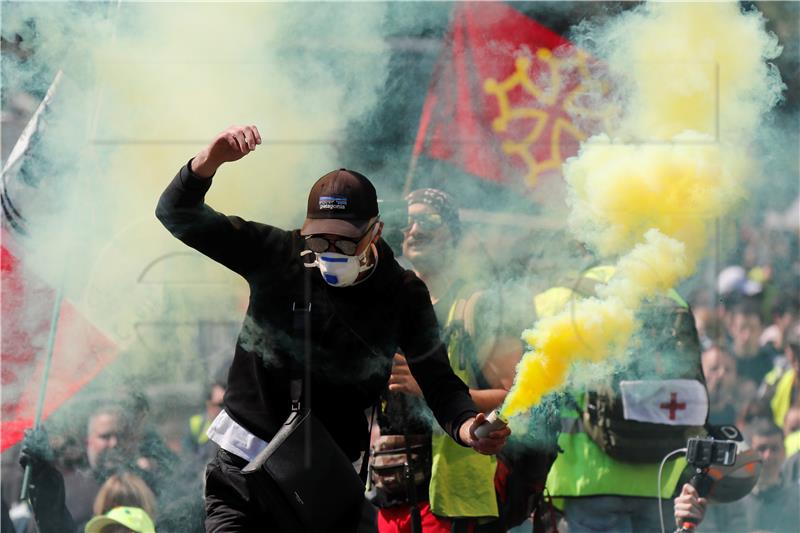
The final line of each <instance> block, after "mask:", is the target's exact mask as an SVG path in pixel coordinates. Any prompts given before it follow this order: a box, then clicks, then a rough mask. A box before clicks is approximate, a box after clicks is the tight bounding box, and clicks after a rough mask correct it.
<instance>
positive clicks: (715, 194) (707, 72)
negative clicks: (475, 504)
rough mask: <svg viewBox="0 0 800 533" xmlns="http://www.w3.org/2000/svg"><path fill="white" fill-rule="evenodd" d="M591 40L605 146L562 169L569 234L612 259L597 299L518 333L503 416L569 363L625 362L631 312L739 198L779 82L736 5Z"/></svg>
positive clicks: (662, 11) (757, 19)
mask: <svg viewBox="0 0 800 533" xmlns="http://www.w3.org/2000/svg"><path fill="white" fill-rule="evenodd" d="M591 40H592V41H593V42H596V43H606V44H607V46H608V49H606V50H602V49H601V50H599V51H598V53H599V55H601V56H605V59H606V60H607V62H608V65H609V71H610V73H611V75H612V76H613V77H614V78H615V81H617V82H618V83H619V85H620V87H621V90H622V91H623V94H624V96H625V101H626V104H627V105H626V109H627V113H626V116H624V117H623V120H622V121H621V124H620V126H619V131H618V132H617V133H616V135H615V136H614V137H609V136H605V135H603V136H595V137H593V138H591V139H589V140H588V141H587V142H585V143H583V145H582V146H581V150H580V152H579V155H578V156H577V157H576V158H574V159H571V160H570V161H568V162H567V164H566V165H565V167H564V175H565V178H566V181H567V183H568V185H569V187H570V189H569V193H568V202H569V205H570V208H571V213H570V218H569V225H570V229H571V230H572V232H573V233H574V234H575V235H576V237H577V238H579V239H580V240H582V241H583V242H586V243H588V244H590V245H592V246H593V247H594V248H595V249H596V250H597V251H598V252H599V253H600V254H601V255H603V256H618V257H619V260H618V262H617V264H616V267H615V274H614V277H613V278H612V279H611V280H609V282H608V283H606V284H605V285H602V286H600V287H599V288H598V289H597V295H598V297H597V298H588V299H584V300H579V301H575V300H571V303H570V305H568V306H567V308H566V309H563V310H561V311H560V312H558V313H557V314H555V315H554V316H550V317H545V318H541V319H540V320H539V321H538V322H537V323H536V324H535V327H534V328H533V329H531V330H527V331H525V332H523V339H524V340H525V341H526V342H528V344H529V345H530V346H531V347H532V350H531V351H529V352H528V353H526V354H525V356H524V357H523V359H522V361H521V362H520V364H519V365H518V368H517V376H516V378H515V381H514V386H513V387H512V389H511V391H510V392H509V394H508V397H507V398H506V402H505V404H504V406H503V408H502V412H503V414H504V415H505V416H513V415H515V414H520V413H522V412H524V411H526V410H527V409H530V408H531V407H533V406H534V405H535V404H537V403H538V402H539V401H540V400H541V398H542V396H543V395H545V394H547V393H548V392H550V391H553V390H556V389H559V388H561V387H563V386H564V384H565V382H566V381H567V379H568V377H569V372H570V368H571V366H572V364H573V363H575V362H599V361H602V360H604V359H606V358H608V357H611V356H615V355H619V354H622V353H624V351H625V348H626V346H627V344H628V342H629V340H630V338H631V336H632V335H633V333H635V331H636V329H637V327H638V324H637V322H636V319H635V314H636V311H637V310H638V309H639V308H640V306H641V304H642V302H643V301H644V300H646V299H647V298H649V297H653V296H656V295H658V294H662V293H663V292H664V291H666V290H668V289H670V288H672V287H674V286H675V285H677V284H678V283H679V282H680V281H681V280H682V279H684V278H686V277H687V276H689V275H691V274H692V272H693V271H694V268H695V265H696V264H697V261H698V260H699V259H700V258H701V257H702V254H703V251H704V248H705V246H706V243H707V240H708V234H707V226H708V223H709V221H712V220H714V219H715V218H716V217H720V216H722V215H724V214H725V213H727V212H728V211H729V210H730V209H731V207H732V206H733V205H735V203H736V202H737V201H738V200H740V199H741V198H742V197H743V196H744V191H745V189H744V187H743V182H744V180H745V177H746V176H747V175H748V173H750V172H752V167H753V166H754V165H753V164H752V162H751V161H752V154H751V153H750V146H749V143H750V141H751V139H752V137H753V130H754V129H755V128H756V127H757V125H758V123H759V120H760V118H761V116H762V115H763V113H764V112H765V111H767V110H768V109H769V108H770V107H771V106H772V105H774V104H775V103H776V102H777V100H778V99H779V97H780V91H781V90H782V84H781V82H780V79H779V78H778V77H777V74H776V73H775V71H774V69H771V68H770V66H769V65H768V64H767V63H766V62H765V60H767V59H771V58H774V57H776V56H777V55H778V54H779V53H780V47H779V46H778V45H777V41H776V39H775V38H774V36H772V35H769V34H767V33H766V31H765V30H764V20H763V17H762V16H761V15H760V14H759V13H757V12H749V13H742V12H741V11H740V10H739V7H738V5H737V4H736V3H733V2H730V3H705V4H693V3H654V4H647V5H645V6H643V7H642V8H639V9H637V10H633V11H632V12H629V13H627V14H625V15H623V16H621V17H620V18H619V19H618V20H617V21H616V22H614V23H611V24H609V25H608V26H606V27H605V28H602V29H600V30H598V31H596V34H594V35H592V39H591Z"/></svg>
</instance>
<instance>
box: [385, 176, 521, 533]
mask: <svg viewBox="0 0 800 533" xmlns="http://www.w3.org/2000/svg"><path fill="white" fill-rule="evenodd" d="M407 201H408V226H407V227H406V228H405V230H404V239H403V257H404V258H405V260H407V261H409V262H410V267H411V268H412V269H413V270H414V272H415V273H416V274H417V276H419V278H420V279H422V280H423V281H424V282H425V284H426V285H427V287H428V290H429V292H430V296H431V303H433V306H434V310H435V312H436V315H437V319H438V321H439V324H440V327H441V328H442V332H443V337H444V342H445V344H446V345H447V347H448V356H449V358H450V364H451V366H452V368H453V370H454V372H455V373H456V375H458V376H459V377H460V378H461V379H462V380H463V381H464V382H465V383H466V384H467V385H468V386H469V388H470V391H469V392H470V395H471V396H472V399H473V400H474V402H475V404H476V405H477V407H478V409H479V410H481V411H484V412H488V411H491V410H492V409H495V408H497V407H499V406H500V405H501V404H502V402H503V400H504V399H505V397H506V394H507V391H508V389H509V388H510V387H511V384H512V381H513V376H514V368H515V366H516V363H517V362H518V361H519V359H520V357H521V356H522V342H521V341H520V339H519V331H521V327H517V328H506V327H504V325H503V324H501V323H500V322H501V321H500V320H498V314H499V313H492V311H493V310H490V308H491V306H492V304H491V303H490V302H493V300H492V297H491V296H488V295H487V294H486V293H484V292H481V291H476V290H475V288H474V287H470V286H469V284H468V283H466V282H465V281H464V280H463V279H461V278H460V277H459V273H458V272H457V269H456V268H455V267H454V264H455V251H456V248H457V244H458V242H459V239H460V237H461V225H460V219H459V216H458V211H457V209H456V208H455V206H454V205H453V203H452V201H451V200H450V198H449V196H448V195H447V194H445V193H444V192H442V191H440V190H437V189H420V190H417V191H414V192H412V193H411V194H410V195H409V196H408V197H407ZM490 314H493V316H488V315H490ZM478 317H479V318H478ZM512 330H513V333H512ZM506 332H508V333H507V334H506ZM419 400H421V391H420V388H419V386H418V385H417V383H416V381H415V380H414V378H413V376H412V375H411V373H410V371H409V368H408V364H407V362H406V360H405V358H404V357H403V355H401V354H397V355H396V356H395V361H394V365H393V369H392V376H391V378H390V381H389V392H388V394H387V397H386V401H384V402H383V404H382V406H381V410H380V413H379V422H380V424H379V425H380V429H381V437H380V438H379V439H377V441H376V442H375V443H374V445H373V456H374V461H373V469H372V479H373V480H374V481H375V482H376V486H377V492H378V497H377V498H376V499H375V502H376V503H377V505H378V506H379V508H380V509H379V515H378V530H379V531H380V533H400V532H411V531H413V529H412V527H413V526H412V524H413V518H412V517H413V514H414V510H413V508H414V507H415V505H414V504H415V503H416V507H417V508H418V509H419V526H421V531H422V532H424V533H437V532H442V533H444V532H449V531H461V530H464V531H467V530H469V531H475V532H495V531H497V532H500V531H505V528H503V527H502V524H501V522H500V521H499V519H498V504H497V497H496V493H495V482H494V479H495V471H496V468H497V462H496V459H495V457H494V456H486V455H480V454H477V453H475V452H474V451H473V450H470V449H467V448H463V449H461V447H459V446H457V445H456V446H453V444H454V443H452V442H451V440H450V439H447V438H446V435H445V434H444V433H443V432H442V431H441V430H439V428H438V427H435V428H433V429H432V430H431V429H430V425H429V421H430V420H431V418H430V415H429V414H428V415H427V416H426V415H425V414H424V412H423V411H422V410H420V409H419ZM431 433H432V434H431ZM406 442H408V443H409V448H408V450H406V447H405V443H406ZM407 451H408V452H410V453H408V454H407V453H406V452H407ZM409 457H410V458H411V460H412V462H413V463H414V464H413V466H414V467H415V468H414V474H413V480H414V483H413V487H409V486H408V484H406V483H404V482H403V480H402V479H401V478H400V477H401V476H402V475H403V473H402V472H401V471H399V470H398V465H403V463H405V462H406V461H407V460H408V458H409ZM393 465H394V466H393ZM393 474H396V475H397V477H395V478H392V475H393ZM409 491H411V492H413V493H415V494H413V495H410V494H409ZM412 500H416V502H414V501H412Z"/></svg>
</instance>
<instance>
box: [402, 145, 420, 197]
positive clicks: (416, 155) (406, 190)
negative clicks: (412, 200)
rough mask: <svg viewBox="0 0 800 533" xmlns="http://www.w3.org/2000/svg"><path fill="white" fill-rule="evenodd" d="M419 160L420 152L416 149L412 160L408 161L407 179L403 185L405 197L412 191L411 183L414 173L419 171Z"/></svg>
mask: <svg viewBox="0 0 800 533" xmlns="http://www.w3.org/2000/svg"><path fill="white" fill-rule="evenodd" d="M417 161H419V153H418V152H417V151H416V150H415V151H414V153H412V154H411V161H409V162H408V170H407V171H406V181H405V185H403V198H405V197H406V196H407V195H408V193H410V192H411V184H412V183H413V182H414V173H415V172H416V171H417Z"/></svg>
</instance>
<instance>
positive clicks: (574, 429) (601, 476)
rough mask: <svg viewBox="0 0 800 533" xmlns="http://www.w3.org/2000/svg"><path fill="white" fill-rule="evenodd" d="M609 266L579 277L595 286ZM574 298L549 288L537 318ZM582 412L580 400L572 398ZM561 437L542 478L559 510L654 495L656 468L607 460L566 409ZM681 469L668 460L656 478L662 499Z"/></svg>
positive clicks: (674, 294)
mask: <svg viewBox="0 0 800 533" xmlns="http://www.w3.org/2000/svg"><path fill="white" fill-rule="evenodd" d="M613 273H614V270H613V268H612V267H605V266H603V267H596V268H593V269H591V270H589V271H588V272H587V273H586V274H585V275H584V277H586V278H588V279H590V280H594V281H597V282H600V283H605V282H607V281H608V280H609V279H610V278H611V276H612V275H613ZM668 296H669V297H670V298H671V299H672V300H674V301H676V302H677V303H678V304H679V305H682V306H686V305H688V304H687V303H686V301H685V300H683V298H681V297H680V295H678V293H677V292H675V291H674V290H670V291H669V293H668ZM573 298H575V294H574V293H573V291H572V289H569V288H565V287H553V288H551V289H548V290H546V291H544V292H542V293H540V294H538V295H537V296H536V297H535V298H534V304H535V306H536V313H537V316H540V317H541V316H551V315H553V314H555V313H558V312H560V311H561V310H562V309H564V308H565V307H566V304H567V303H568V302H569V301H570V300H571V299H573ZM576 401H577V403H578V406H579V408H581V409H582V408H583V401H584V399H583V397H582V395H576ZM561 418H562V426H563V427H562V432H561V434H560V435H559V437H558V446H559V447H560V448H561V449H562V450H563V453H559V454H558V456H557V457H556V460H555V462H554V463H553V466H552V467H551V468H550V473H549V474H548V476H547V490H548V491H549V493H550V494H551V495H552V496H553V498H554V503H555V505H556V506H557V507H562V508H563V499H562V498H575V497H587V496H608V495H614V496H632V497H653V498H655V497H657V496H658V482H657V480H658V468H659V465H658V464H639V463H625V462H622V461H617V460H615V459H612V458H611V457H609V456H608V455H607V454H605V453H604V452H603V450H601V449H600V447H599V446H598V445H597V444H595V442H594V441H593V440H592V439H591V438H590V437H589V435H588V434H586V433H585V432H584V431H583V425H582V423H581V420H580V416H579V413H578V411H577V410H576V409H575V408H574V407H573V408H568V407H565V408H563V409H562V412H561ZM685 467H686V460H685V458H679V459H673V460H671V461H668V462H667V463H666V464H665V466H664V471H663V472H662V478H661V497H662V498H670V497H671V496H672V493H673V491H674V490H675V487H676V486H677V484H678V481H679V479H680V476H681V473H682V472H683V470H684V468H685Z"/></svg>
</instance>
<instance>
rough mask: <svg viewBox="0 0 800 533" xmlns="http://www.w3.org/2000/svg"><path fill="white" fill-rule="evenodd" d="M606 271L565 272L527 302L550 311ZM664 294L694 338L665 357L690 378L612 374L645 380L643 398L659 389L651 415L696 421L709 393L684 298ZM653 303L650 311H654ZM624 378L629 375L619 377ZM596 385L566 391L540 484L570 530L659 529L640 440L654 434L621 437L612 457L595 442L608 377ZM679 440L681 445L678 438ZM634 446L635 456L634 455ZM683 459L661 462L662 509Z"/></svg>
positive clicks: (653, 466) (541, 312)
mask: <svg viewBox="0 0 800 533" xmlns="http://www.w3.org/2000/svg"><path fill="white" fill-rule="evenodd" d="M613 274H614V269H613V268H612V267H607V266H600V267H595V268H592V269H589V270H588V271H586V272H584V273H583V274H582V275H576V276H573V278H572V279H571V280H569V281H566V280H565V282H564V283H563V286H556V287H553V288H551V289H548V290H546V291H544V292H542V293H540V294H538V295H536V296H535V297H534V305H535V308H536V314H537V316H538V317H546V316H551V315H553V314H556V313H559V312H560V311H562V310H564V309H566V308H568V306H569V305H570V303H571V302H573V301H574V300H575V299H577V298H582V297H590V296H594V294H595V293H594V289H595V287H596V286H598V285H602V284H604V283H606V282H608V281H609V280H610V279H611V277H612V276H613ZM666 296H668V298H669V301H668V302H664V301H662V302H661V303H660V305H662V306H664V309H667V308H669V307H673V306H674V308H675V309H677V310H679V311H685V316H683V317H682V320H685V321H686V322H687V323H688V324H689V325H690V327H689V329H690V331H691V332H693V337H694V338H690V339H688V340H687V342H686V344H687V348H688V350H682V351H685V352H686V354H687V355H685V356H680V357H678V358H677V359H676V360H672V362H671V363H670V364H671V365H674V366H678V363H677V362H676V361H680V362H682V363H683V365H682V366H686V367H687V368H686V369H683V370H684V372H683V374H685V375H686V374H688V375H689V378H688V379H669V380H663V381H662V380H660V378H656V379H655V380H654V379H652V377H651V378H649V379H648V378H642V377H641V376H636V375H632V372H631V371H630V370H628V368H627V367H626V370H625V371H622V372H619V373H618V374H617V375H615V376H614V379H615V380H616V381H623V383H628V384H632V385H630V386H631V387H633V385H636V384H644V385H643V386H645V387H647V388H648V391H647V393H646V394H643V395H641V397H642V398H644V397H651V396H652V398H653V399H654V400H655V401H657V402H661V400H660V399H659V398H660V397H661V396H660V395H662V393H663V396H664V398H663V402H661V403H660V404H658V405H661V406H662V407H661V409H659V408H658V405H656V406H655V408H654V409H651V410H649V412H650V413H652V414H653V416H657V417H658V416H663V417H664V418H665V421H666V419H674V420H671V421H674V422H679V421H681V420H682V417H689V418H687V420H689V419H691V420H692V422H691V424H690V425H695V424H696V425H699V426H702V425H703V424H704V423H705V421H706V419H707V416H708V396H707V392H706V389H705V384H704V382H703V376H702V369H701V367H700V343H699V338H698V337H697V332H696V329H695V326H694V321H693V318H692V316H691V313H690V312H689V310H688V305H687V304H686V302H685V301H684V300H683V299H682V298H681V297H680V296H679V295H678V294H677V293H676V292H675V291H670V292H669V294H668V295H666ZM665 299H666V298H663V299H662V300H665ZM659 309H660V308H658V307H655V306H654V307H653V310H652V312H653V313H656V314H658V313H661V311H660V310H659ZM663 314H664V317H665V318H668V317H669V314H668V312H667V311H664V312H663ZM659 322H661V321H659ZM665 322H666V324H667V326H664V327H663V328H666V327H668V325H669V324H670V323H673V324H674V322H673V321H672V320H667V321H665ZM662 323H663V322H662ZM687 327H688V326H687ZM659 328H662V326H658V327H657V328H655V330H654V331H653V332H652V333H651V334H655V332H656V331H657V330H659ZM663 328H662V329H663ZM633 345H634V346H635V345H636V339H634V342H633ZM645 348H646V347H645V346H644V345H641V346H640V353H637V354H634V356H635V357H636V356H638V357H637V358H638V359H639V360H640V361H644V362H645V363H646V364H654V365H656V366H658V364H659V363H658V361H657V360H659V359H666V358H664V357H662V354H661V353H659V350H655V351H653V352H647V351H646V349H645ZM664 362H666V361H664ZM664 366H666V365H664ZM650 376H652V374H650ZM626 379H627V380H630V381H627V382H626V381H624V380H626ZM598 386H599V388H598V390H597V391H595V390H591V389H590V390H582V391H580V390H576V391H570V393H569V394H568V395H567V398H568V399H567V400H566V401H565V402H564V404H563V408H562V413H561V416H562V428H561V434H560V435H559V438H558V445H559V447H560V448H561V453H559V454H558V457H557V458H556V460H555V462H554V463H553V466H552V467H551V469H550V472H549V474H548V477H547V490H548V491H549V493H550V495H551V496H552V497H553V501H554V504H555V505H556V507H558V508H560V509H561V510H562V512H563V513H564V520H565V522H566V524H567V527H568V529H569V532H570V533H582V532H609V531H614V532H616V533H626V532H627V533H632V532H640V531H642V532H644V531H647V532H651V531H659V530H660V523H659V522H660V520H659V508H658V499H657V497H658V496H659V486H658V469H659V461H658V460H651V459H649V457H646V453H645V452H647V451H648V450H647V448H650V449H654V448H655V447H656V446H657V444H658V441H657V437H656V436H655V435H647V436H642V439H643V440H642V443H641V445H639V443H638V441H637V440H636V439H634V438H631V437H626V442H627V444H626V446H627V448H626V450H622V449H621V448H619V449H615V451H614V453H613V455H614V456H615V457H612V456H611V455H610V454H611V453H612V451H611V450H612V448H611V447H609V445H608V442H606V444H604V445H603V447H601V445H600V444H598V442H597V440H598V430H597V428H598V427H600V426H602V425H603V423H602V421H601V423H597V422H598V419H599V417H600V416H608V418H609V419H610V417H611V416H613V415H611V414H606V415H600V414H599V411H601V410H602V409H604V408H605V409H608V410H609V411H610V410H611V409H612V408H613V406H614V404H613V403H600V398H601V397H602V396H601V394H604V393H602V392H598V391H603V390H604V388H603V387H607V386H608V384H599V383H598ZM662 388H663V391H662V390H661V389H662ZM626 390H627V389H625V388H620V392H619V393H617V394H619V395H621V396H623V399H625V394H626V392H625V391H626ZM611 398H613V396H611ZM631 398H633V396H631ZM688 398H699V399H698V400H696V401H691V400H687V399H688ZM629 407H630V408H631V412H633V408H632V405H631V404H629V405H627V406H626V408H629ZM661 410H663V413H662V412H661ZM642 412H645V409H642ZM591 415H595V416H591ZM620 418H622V416H620ZM624 418H625V419H624V420H620V422H618V423H619V424H620V425H619V426H618V427H619V428H622V427H623V425H624V424H631V423H633V424H634V425H635V424H639V422H638V420H642V421H643V422H644V419H641V418H640V419H637V421H634V420H631V421H629V420H627V418H628V416H627V415H625V417H624ZM646 422H648V424H649V422H653V423H656V421H655V420H652V421H650V420H648V421H646ZM596 423H597V424H596ZM681 423H683V422H681ZM595 424H596V425H595ZM659 425H661V423H659ZM620 434H621V433H620ZM645 439H650V440H649V441H648V440H645ZM618 443H620V445H621V443H622V440H621V439H620V440H619V441H618ZM612 446H613V445H612ZM683 446H685V439H684V440H683ZM679 447H681V445H680V444H676V445H675V446H674V447H673V448H679ZM626 453H628V454H629V455H628V457H629V458H630V460H623V459H622V458H621V456H624V455H625V454H626ZM640 453H641V454H642V456H641V457H633V456H634V455H639V454H640ZM628 457H626V458H628ZM685 466H686V462H685V460H684V459H683V458H679V459H675V458H673V459H672V460H670V461H667V463H666V465H665V467H664V470H663V473H662V478H661V486H660V496H661V498H662V500H661V505H662V506H663V507H664V516H666V517H669V516H671V515H672V507H671V502H670V500H669V498H671V497H672V496H673V493H674V492H675V489H676V487H677V485H678V482H679V480H680V478H681V474H682V472H683V470H684V468H685Z"/></svg>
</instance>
